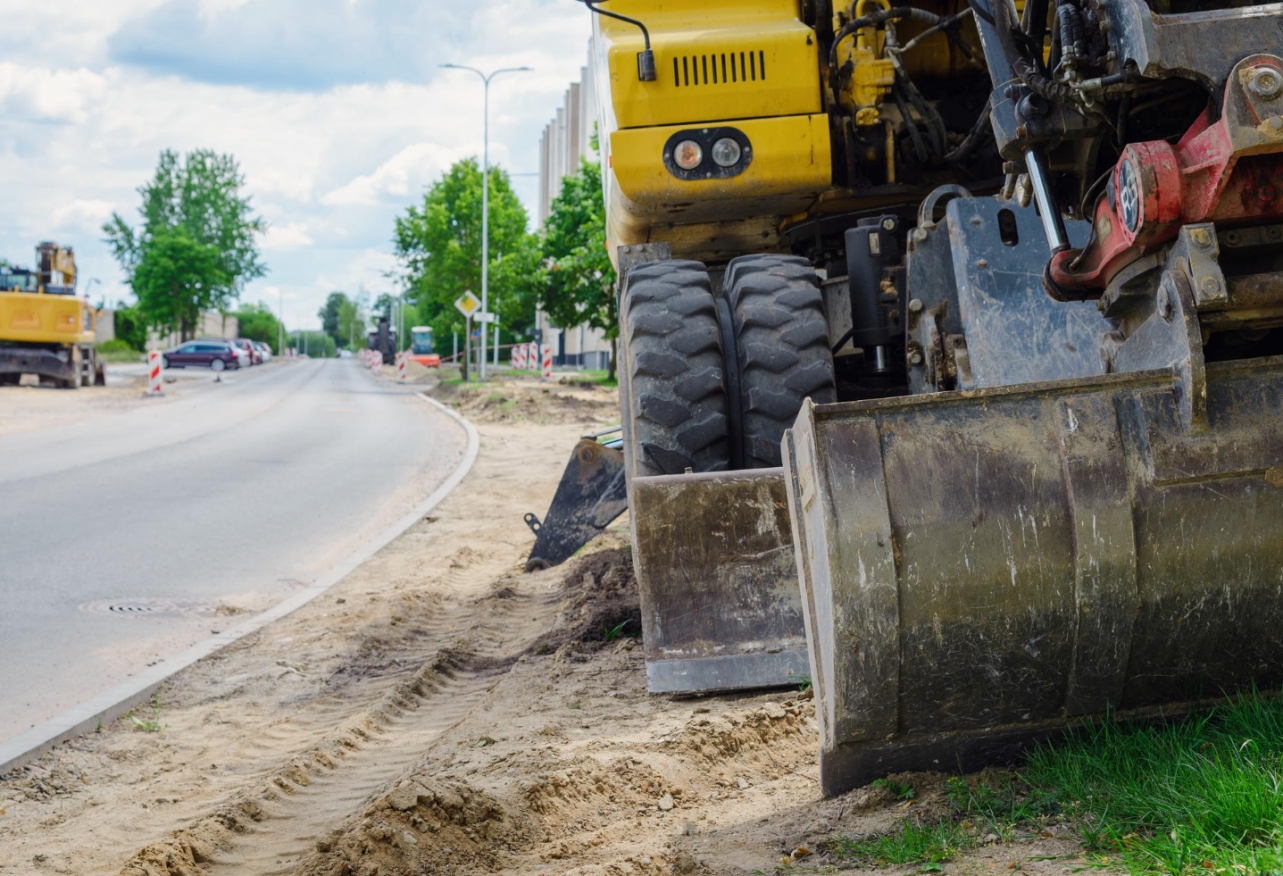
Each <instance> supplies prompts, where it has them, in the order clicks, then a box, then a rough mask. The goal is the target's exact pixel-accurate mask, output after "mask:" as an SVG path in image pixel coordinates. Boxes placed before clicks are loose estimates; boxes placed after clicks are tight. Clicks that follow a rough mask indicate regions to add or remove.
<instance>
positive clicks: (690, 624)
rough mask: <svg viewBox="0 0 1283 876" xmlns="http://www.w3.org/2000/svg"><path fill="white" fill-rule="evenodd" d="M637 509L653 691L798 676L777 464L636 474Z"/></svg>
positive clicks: (798, 631) (777, 682)
mask: <svg viewBox="0 0 1283 876" xmlns="http://www.w3.org/2000/svg"><path fill="white" fill-rule="evenodd" d="M633 508H634V514H633V517H632V524H633V549H634V550H635V551H636V564H635V565H636V568H637V584H638V587H639V589H640V591H641V610H642V633H643V639H644V640H645V643H646V682H647V685H648V687H649V689H650V692H651V693H688V694H694V693H711V692H717V691H732V690H743V689H748V688H761V687H779V686H784V685H796V684H799V683H801V682H803V681H804V680H805V679H806V678H807V676H808V675H809V672H810V670H809V668H808V664H807V656H806V637H805V632H804V630H803V627H802V604H801V596H800V594H799V591H798V587H797V570H796V566H795V564H794V562H793V542H792V536H791V534H790V527H789V517H788V497H787V495H786V490H785V480H784V472H783V470H782V469H758V470H756V471H741V472H721V473H704V474H684V475H663V476H658V477H643V478H636V479H635V480H634V481H633Z"/></svg>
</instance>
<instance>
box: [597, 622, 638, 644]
mask: <svg viewBox="0 0 1283 876" xmlns="http://www.w3.org/2000/svg"><path fill="white" fill-rule="evenodd" d="M630 623H632V618H629V619H628V620H626V621H624V622H623V623H621V624H619V625H617V626H613V627H607V628H606V629H605V630H604V631H603V633H602V637H603V639H604V640H605V641H607V642H613V641H615V640H616V639H618V638H619V637H620V636H622V635H623V634H624V627H626V626H628V625H629V624H630Z"/></svg>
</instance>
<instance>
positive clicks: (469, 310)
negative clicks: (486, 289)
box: [454, 292, 481, 319]
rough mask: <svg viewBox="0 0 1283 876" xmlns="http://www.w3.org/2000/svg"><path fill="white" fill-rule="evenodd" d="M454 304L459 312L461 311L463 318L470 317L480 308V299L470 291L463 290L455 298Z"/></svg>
mask: <svg viewBox="0 0 1283 876" xmlns="http://www.w3.org/2000/svg"><path fill="white" fill-rule="evenodd" d="M454 306H455V307H457V308H459V312H460V313H462V314H463V315H464V317H465V318H467V319H471V318H472V317H473V316H474V315H476V312H477V311H478V310H480V309H481V299H480V298H478V297H477V296H475V295H473V294H472V293H471V292H464V293H463V294H462V295H460V296H459V297H458V298H456V299H455V301H454Z"/></svg>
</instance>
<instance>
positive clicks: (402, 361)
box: [396, 353, 410, 383]
mask: <svg viewBox="0 0 1283 876" xmlns="http://www.w3.org/2000/svg"><path fill="white" fill-rule="evenodd" d="M396 379H397V380H399V381H401V382H402V383H405V382H406V381H407V380H409V379H410V370H409V364H408V363H407V362H406V358H405V353H397V354H396Z"/></svg>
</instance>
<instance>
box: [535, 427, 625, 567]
mask: <svg viewBox="0 0 1283 876" xmlns="http://www.w3.org/2000/svg"><path fill="white" fill-rule="evenodd" d="M627 510H628V487H627V483H626V482H625V479H624V454H623V453H622V452H621V451H619V450H618V449H617V448H614V447H608V446H606V445H604V444H600V443H598V442H597V441H596V439H595V438H584V439H583V440H582V441H580V442H579V443H578V444H577V445H575V452H574V453H573V454H571V456H570V462H569V463H567V465H566V471H565V473H564V474H563V475H562V476H561V483H560V484H559V485H558V486H557V493H556V495H554V496H553V499H552V505H551V506H550V507H549V508H548V513H547V515H546V516H545V517H544V519H543V520H542V521H541V520H540V519H539V518H538V517H536V516H535V515H534V514H527V515H526V518H525V519H526V525H527V526H529V527H530V529H531V531H532V532H534V534H535V546H534V548H533V549H532V550H531V551H530V558H529V559H528V560H526V571H528V572H533V571H535V570H537V569H548V568H551V567H553V566H557V565H560V564H562V563H564V562H565V561H566V560H568V559H570V558H571V557H572V556H574V555H575V552H576V551H578V550H579V549H580V548H581V547H583V546H584V545H586V544H588V542H590V541H592V540H593V539H594V538H596V537H597V536H598V535H600V534H601V533H602V532H604V531H605V529H606V527H607V526H609V525H610V524H611V523H613V522H614V521H615V520H616V519H617V518H618V517H619V515H621V514H623V513H624V512H625V511H627Z"/></svg>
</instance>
